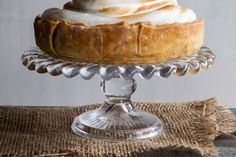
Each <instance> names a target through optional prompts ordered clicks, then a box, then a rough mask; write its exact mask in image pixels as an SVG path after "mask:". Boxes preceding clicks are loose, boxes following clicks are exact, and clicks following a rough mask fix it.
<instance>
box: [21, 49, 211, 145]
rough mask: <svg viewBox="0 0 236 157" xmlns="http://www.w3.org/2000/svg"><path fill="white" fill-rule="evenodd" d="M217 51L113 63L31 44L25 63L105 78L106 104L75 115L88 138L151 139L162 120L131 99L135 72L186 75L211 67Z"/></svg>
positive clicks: (40, 70) (81, 132)
mask: <svg viewBox="0 0 236 157" xmlns="http://www.w3.org/2000/svg"><path fill="white" fill-rule="evenodd" d="M214 59H215V55H214V54H213V53H212V52H211V51H210V50H209V49H208V48H206V47H202V48H201V49H200V50H199V51H198V52H196V53H194V54H192V55H190V56H187V57H183V58H179V59H175V60H171V61H166V62H161V63H157V64H140V65H110V64H93V63H81V62H71V61H65V60H61V59H57V58H53V57H51V56H49V55H47V54H45V53H43V52H42V51H41V50H40V49H38V48H30V49H29V50H27V51H25V53H24V54H23V55H22V63H23V65H25V66H26V67H27V68H28V69H29V70H36V71H37V72H38V73H49V74H51V75H53V76H57V75H61V74H63V75H64V76H66V77H68V78H72V77H75V76H77V75H80V76H81V77H82V78H84V79H86V80H89V79H91V78H92V77H93V76H94V75H96V74H97V75H99V76H101V78H102V79H103V81H102V83H101V87H102V90H103V92H104V94H105V96H106V98H105V102H104V104H103V105H102V106H101V107H99V108H98V109H96V110H92V111H88V112H85V113H83V114H81V115H79V116H78V117H76V118H75V120H74V122H73V124H72V126H71V128H72V130H73V131H74V132H75V133H76V134H78V135H80V136H82V137H85V138H93V139H100V140H108V141H127V140H141V139H149V138H152V137H155V136H158V135H161V133H162V132H163V130H164V124H163V123H162V121H161V120H160V119H159V118H158V117H156V116H154V115H152V114H150V113H147V112H142V111H140V110H138V109H136V108H135V107H134V106H133V105H132V102H131V100H130V97H131V95H132V94H133V93H134V91H135V89H136V82H135V80H134V75H136V74H137V75H139V76H140V77H141V78H143V79H151V78H152V77H153V76H159V77H163V78H167V77H169V76H171V75H172V74H174V75H177V76H184V75H185V74H186V73H188V72H190V73H191V74H195V73H197V72H199V71H201V70H206V69H208V68H209V67H210V66H211V65H212V64H213V62H214Z"/></svg>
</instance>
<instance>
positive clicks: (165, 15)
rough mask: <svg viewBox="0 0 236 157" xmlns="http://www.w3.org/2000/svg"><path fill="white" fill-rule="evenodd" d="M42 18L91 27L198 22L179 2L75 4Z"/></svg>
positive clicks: (86, 0)
mask: <svg viewBox="0 0 236 157" xmlns="http://www.w3.org/2000/svg"><path fill="white" fill-rule="evenodd" d="M42 18H43V19H48V18H59V19H63V20H66V21H68V22H79V23H84V24H86V25H91V26H94V25H101V24H114V23H118V22H127V23H129V24H132V23H138V22H145V23H151V24H152V25H161V24H172V23H186V22H193V21H195V20H196V19H197V18H196V14H195V13H194V12H193V11H192V10H191V9H185V8H182V7H180V6H179V5H178V3H177V1H176V0H73V2H69V3H67V4H66V5H65V6H64V9H63V10H62V9H49V10H46V11H45V12H44V13H43V15H42Z"/></svg>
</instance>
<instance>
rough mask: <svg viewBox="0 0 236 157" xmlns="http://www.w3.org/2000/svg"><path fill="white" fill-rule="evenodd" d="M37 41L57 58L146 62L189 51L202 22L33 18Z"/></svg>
mask: <svg viewBox="0 0 236 157" xmlns="http://www.w3.org/2000/svg"><path fill="white" fill-rule="evenodd" d="M34 25H35V38H36V43H37V45H38V46H39V47H40V48H41V49H42V50H43V51H45V52H46V53H48V54H50V55H52V56H56V57H58V58H62V59H67V60H73V61H85V62H92V63H107V64H146V63H157V62H161V61H165V60H169V59H175V58H178V57H181V56H186V55H189V54H192V53H194V52H196V51H198V50H199V49H200V47H201V46H202V45H203V41H204V22H203V21H201V20H199V21H195V22H192V23H185V24H171V25H162V26H151V25H148V24H144V23H136V24H127V23H117V24H109V25H98V26H86V25H83V24H75V23H68V22H65V21H61V20H55V19H50V20H42V19H41V18H40V17H37V18H36V20H35V23H34Z"/></svg>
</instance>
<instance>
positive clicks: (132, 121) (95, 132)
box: [72, 78, 163, 142]
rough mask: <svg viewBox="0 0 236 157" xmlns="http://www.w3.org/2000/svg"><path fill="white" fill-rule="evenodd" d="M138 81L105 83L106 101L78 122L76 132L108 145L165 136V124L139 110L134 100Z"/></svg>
mask: <svg viewBox="0 0 236 157" xmlns="http://www.w3.org/2000/svg"><path fill="white" fill-rule="evenodd" d="M136 86H137V85H136V82H135V80H134V79H131V80H122V79H120V78H113V79H111V80H109V81H103V82H102V83H101V87H102V91H103V92H104V94H105V96H106V99H105V103H104V104H103V105H102V106H101V107H100V108H98V109H97V110H93V111H89V112H85V113H83V114H81V115H79V116H78V117H76V118H75V120H74V122H73V124H72V129H73V131H74V132H75V133H76V134H78V135H80V136H82V137H86V138H95V139H101V140H108V141H113V142H115V141H127V140H141V139H149V138H152V137H155V136H158V135H160V134H161V133H162V132H163V123H162V122H161V120H160V119H159V118H158V117H156V116H154V115H152V114H150V113H147V112H142V111H140V110H138V109H136V108H135V107H134V106H133V104H132V102H131V100H130V97H131V95H132V94H133V93H134V91H135V90H136Z"/></svg>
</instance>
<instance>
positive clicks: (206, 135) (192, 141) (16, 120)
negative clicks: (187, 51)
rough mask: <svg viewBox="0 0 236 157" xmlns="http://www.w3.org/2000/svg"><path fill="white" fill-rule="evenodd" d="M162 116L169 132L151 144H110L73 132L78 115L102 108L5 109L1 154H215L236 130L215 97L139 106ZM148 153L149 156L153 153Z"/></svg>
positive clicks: (0, 130)
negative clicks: (221, 138)
mask: <svg viewBox="0 0 236 157" xmlns="http://www.w3.org/2000/svg"><path fill="white" fill-rule="evenodd" d="M135 106H136V107H137V108H139V109H141V110H143V111H147V112H150V113H152V114H155V115H157V116H158V117H160V118H161V119H162V120H163V122H164V124H165V133H164V134H163V135H162V136H160V137H156V138H154V139H151V140H145V141H136V142H113V143H112V142H104V141H96V140H87V139H83V138H80V137H79V136H77V135H75V134H74V133H73V132H72V131H71V124H72V121H73V119H74V118H75V116H77V115H78V114H81V113H83V112H85V111H88V110H91V109H95V108H97V107H99V105H89V106H82V107H61V108H60V107H59V108H48V107H0V155H1V156H25V157H29V156H43V155H52V156H79V157H84V156H94V157H98V156H122V157H123V156H147V154H148V153H149V155H150V156H151V155H152V154H155V156H161V157H165V156H169V155H171V154H172V155H173V154H174V156H181V157H184V156H203V155H205V154H208V155H212V156H215V155H216V151H215V147H214V144H213V140H214V139H215V137H217V136H219V135H221V134H229V133H232V132H234V131H236V120H235V118H234V116H233V115H232V114H231V113H230V111H229V110H227V109H226V108H224V107H222V106H218V105H217V104H216V101H215V99H210V100H207V101H199V102H187V103H178V104H177V103H144V102H138V103H135ZM147 152H148V153H147Z"/></svg>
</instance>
